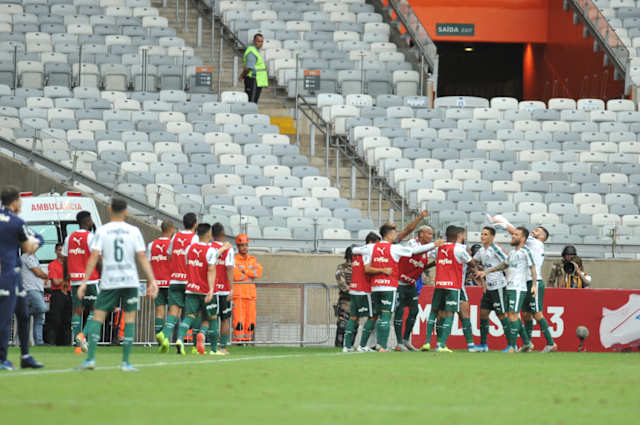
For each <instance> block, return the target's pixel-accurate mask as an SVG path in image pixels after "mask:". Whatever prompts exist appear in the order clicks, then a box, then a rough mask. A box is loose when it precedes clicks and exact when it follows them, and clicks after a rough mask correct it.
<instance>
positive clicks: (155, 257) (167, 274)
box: [149, 238, 171, 288]
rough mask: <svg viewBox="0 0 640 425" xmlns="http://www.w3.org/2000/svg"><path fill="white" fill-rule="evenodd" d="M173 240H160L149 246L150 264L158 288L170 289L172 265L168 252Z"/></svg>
mask: <svg viewBox="0 0 640 425" xmlns="http://www.w3.org/2000/svg"><path fill="white" fill-rule="evenodd" d="M170 243H171V239H169V238H158V239H156V240H154V241H153V242H151V244H149V262H150V263H151V270H153V276H154V277H155V278H156V284H157V285H158V288H168V287H169V281H170V280H171V263H170V262H169V255H168V254H167V250H168V249H169V244H170Z"/></svg>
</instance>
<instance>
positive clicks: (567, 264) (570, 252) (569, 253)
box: [560, 245, 578, 274]
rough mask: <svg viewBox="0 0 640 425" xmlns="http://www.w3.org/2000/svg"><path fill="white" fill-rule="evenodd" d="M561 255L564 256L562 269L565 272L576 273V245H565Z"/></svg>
mask: <svg viewBox="0 0 640 425" xmlns="http://www.w3.org/2000/svg"><path fill="white" fill-rule="evenodd" d="M560 255H561V256H562V269H563V270H564V272H565V274H575V273H576V265H575V264H574V258H575V257H576V256H577V255H578V252H577V251H576V247H575V246H573V245H568V246H565V247H564V249H563V250H562V254H560ZM567 257H569V258H567Z"/></svg>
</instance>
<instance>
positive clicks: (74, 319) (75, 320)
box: [71, 315, 88, 345]
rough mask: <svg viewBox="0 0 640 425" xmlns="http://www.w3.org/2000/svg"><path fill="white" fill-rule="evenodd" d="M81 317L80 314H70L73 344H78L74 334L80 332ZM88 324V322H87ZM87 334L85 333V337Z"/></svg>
mask: <svg viewBox="0 0 640 425" xmlns="http://www.w3.org/2000/svg"><path fill="white" fill-rule="evenodd" d="M81 322H82V318H81V317H80V316H75V315H74V316H71V332H72V333H73V345H78V343H77V342H76V336H78V334H79V333H80V326H81ZM87 324H88V323H87ZM86 337H87V335H86V334H85V338H86Z"/></svg>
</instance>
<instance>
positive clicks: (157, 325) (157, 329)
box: [153, 317, 164, 333]
mask: <svg viewBox="0 0 640 425" xmlns="http://www.w3.org/2000/svg"><path fill="white" fill-rule="evenodd" d="M163 326H164V320H162V318H161V317H156V318H155V320H154V321H153V329H154V331H155V333H159V332H160V331H161V330H162V327H163Z"/></svg>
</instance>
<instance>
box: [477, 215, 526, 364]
mask: <svg viewBox="0 0 640 425" xmlns="http://www.w3.org/2000/svg"><path fill="white" fill-rule="evenodd" d="M527 237H529V231H528V230H527V229H526V228H525V227H517V228H516V230H515V231H514V232H513V235H512V236H511V246H512V247H513V250H512V251H511V252H510V253H509V257H508V258H507V261H504V262H502V263H500V264H498V265H497V266H495V267H491V268H489V269H487V270H483V271H479V272H477V273H476V277H478V278H485V277H486V276H488V275H489V274H491V273H495V272H499V271H502V270H508V272H507V290H506V298H507V306H508V307H507V317H508V318H509V329H508V332H509V333H508V336H509V340H508V343H509V345H508V346H507V348H505V350H504V351H505V352H508V353H513V352H514V351H515V350H516V348H515V347H516V341H517V340H518V333H520V335H521V336H522V340H523V341H524V344H525V346H528V345H529V344H531V340H530V339H529V336H528V335H527V333H526V332H524V327H523V326H522V322H521V321H520V310H521V309H522V303H523V302H524V298H525V296H526V294H527V278H528V273H531V275H532V276H533V279H536V267H535V263H534V261H533V256H532V255H531V251H530V250H529V248H527V247H526V246H525V243H526V241H527ZM531 292H532V293H534V294H535V292H536V286H535V285H534V286H532V287H531ZM504 331H505V334H506V333H507V329H505V330H504ZM523 351H526V350H523Z"/></svg>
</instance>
